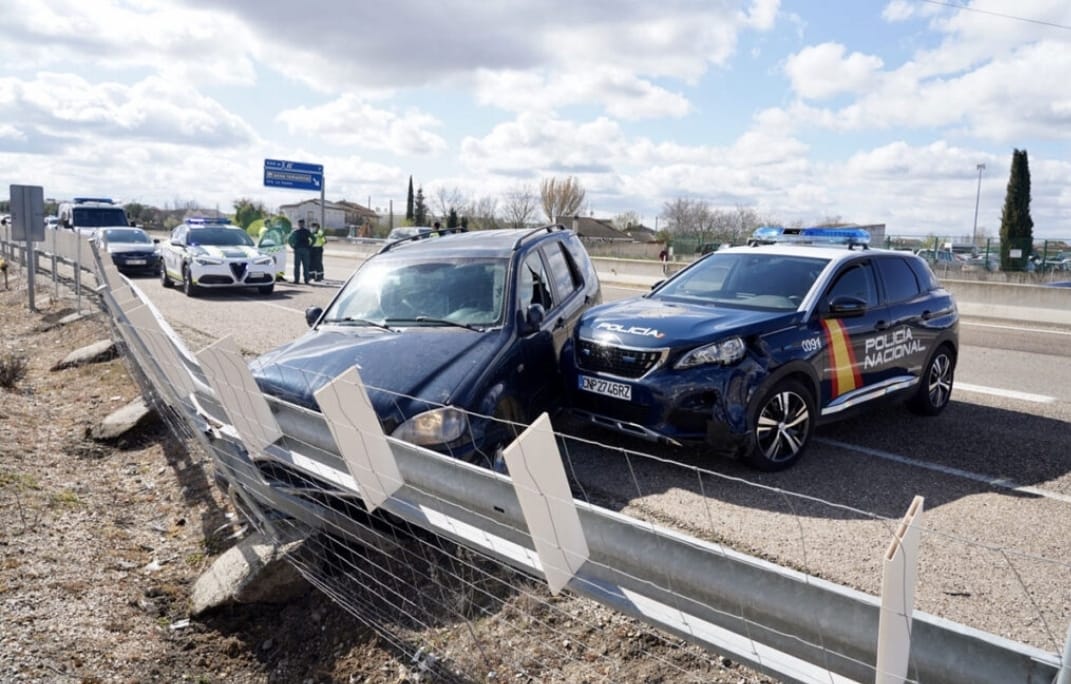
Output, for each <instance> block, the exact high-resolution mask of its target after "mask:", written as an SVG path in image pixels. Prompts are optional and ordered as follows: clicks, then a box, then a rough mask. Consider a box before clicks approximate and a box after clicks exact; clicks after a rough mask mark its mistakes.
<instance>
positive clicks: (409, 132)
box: [276, 95, 446, 155]
mask: <svg viewBox="0 0 1071 684" xmlns="http://www.w3.org/2000/svg"><path fill="white" fill-rule="evenodd" d="M276 118H277V119H278V120H279V121H282V122H283V123H285V124H286V125H287V128H288V129H289V130H290V132H291V133H292V134H295V135H299V136H304V137H318V138H322V139H323V140H325V141H327V142H329V143H331V144H334V145H345V146H348V147H355V148H364V149H369V150H387V151H389V152H392V153H394V154H405V155H432V154H437V153H439V152H441V151H443V150H444V149H445V148H446V141H445V140H444V139H443V138H442V136H440V135H438V134H437V133H433V132H432V131H431V130H430V129H432V128H436V127H439V126H441V122H440V121H439V120H438V119H436V118H435V117H434V116H431V115H430V114H426V113H424V112H419V111H409V112H405V113H402V114H397V113H395V112H393V111H390V110H387V109H377V108H375V107H373V106H372V105H370V104H368V103H367V102H364V101H362V100H361V99H359V98H358V97H356V96H354V95H343V96H342V97H339V98H337V99H335V100H334V101H332V102H329V103H327V104H324V105H321V106H317V107H298V108H296V109H289V110H286V111H284V112H281V113H280V114H279V115H278V116H277V117H276Z"/></svg>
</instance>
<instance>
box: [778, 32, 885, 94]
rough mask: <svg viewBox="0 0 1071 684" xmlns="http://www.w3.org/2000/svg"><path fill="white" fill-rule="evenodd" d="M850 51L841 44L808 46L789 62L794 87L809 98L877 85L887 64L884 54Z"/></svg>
mask: <svg viewBox="0 0 1071 684" xmlns="http://www.w3.org/2000/svg"><path fill="white" fill-rule="evenodd" d="M846 52H847V50H846V49H845V47H844V46H843V45H841V44H839V43H822V44H821V45H815V46H811V47H807V48H804V49H803V50H801V51H800V52H798V53H796V54H795V55H792V56H791V57H789V58H788V61H787V62H786V63H785V73H786V74H788V77H789V80H790V81H791V82H792V89H793V90H794V91H796V93H798V94H799V95H800V96H801V97H804V98H807V99H822V98H826V97H830V96H832V95H838V94H840V93H849V92H856V91H859V90H865V89H867V88H869V87H872V86H873V85H874V81H875V80H876V78H877V76H878V74H879V72H880V71H881V68H882V66H883V65H884V63H883V62H882V60H881V58H880V57H876V56H874V55H864V54H862V53H860V52H853V53H851V54H850V55H845V53H846Z"/></svg>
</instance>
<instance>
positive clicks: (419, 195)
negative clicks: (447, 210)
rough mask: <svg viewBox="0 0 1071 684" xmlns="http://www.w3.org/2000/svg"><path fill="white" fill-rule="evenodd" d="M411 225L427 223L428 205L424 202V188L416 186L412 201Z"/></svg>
mask: <svg viewBox="0 0 1071 684" xmlns="http://www.w3.org/2000/svg"><path fill="white" fill-rule="evenodd" d="M413 225H414V226H426V225H428V205H427V204H425V203H424V188H417V191H416V199H415V200H414V201H413Z"/></svg>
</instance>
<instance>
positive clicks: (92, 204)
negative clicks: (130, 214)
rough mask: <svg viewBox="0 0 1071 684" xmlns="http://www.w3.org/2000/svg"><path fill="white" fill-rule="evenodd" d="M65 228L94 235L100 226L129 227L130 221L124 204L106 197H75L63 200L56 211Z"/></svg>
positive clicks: (58, 220)
mask: <svg viewBox="0 0 1071 684" xmlns="http://www.w3.org/2000/svg"><path fill="white" fill-rule="evenodd" d="M56 217H57V222H58V224H59V225H60V226H62V227H63V228H67V229H70V230H76V231H78V232H79V233H85V234H88V235H94V234H96V232H97V229H98V228H129V227H130V221H129V219H127V216H126V211H125V210H124V209H123V207H122V206H120V205H118V204H116V203H115V202H113V201H112V200H110V199H108V198H106V197H75V198H74V199H73V200H71V201H70V202H62V203H61V204H60V205H59V211H58V212H57V213H56Z"/></svg>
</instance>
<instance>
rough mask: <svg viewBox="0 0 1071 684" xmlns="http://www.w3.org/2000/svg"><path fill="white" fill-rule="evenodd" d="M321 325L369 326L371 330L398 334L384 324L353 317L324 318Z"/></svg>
mask: <svg viewBox="0 0 1071 684" xmlns="http://www.w3.org/2000/svg"><path fill="white" fill-rule="evenodd" d="M320 322H321V323H358V324H360V325H370V326H372V327H373V328H379V329H381V330H386V331H388V332H398V331H397V330H395V329H394V328H392V327H390V326H389V325H387V324H385V323H377V322H376V321H370V320H368V319H367V318H357V317H355V316H345V317H343V318H325V319H323V320H322V321H320Z"/></svg>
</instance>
